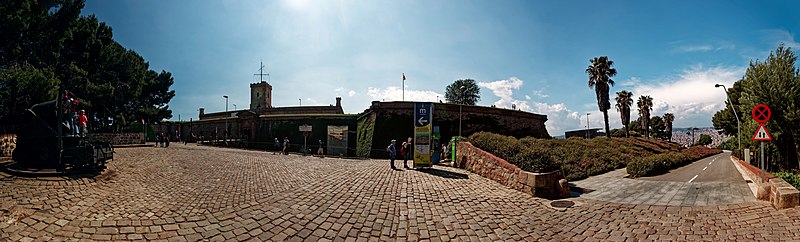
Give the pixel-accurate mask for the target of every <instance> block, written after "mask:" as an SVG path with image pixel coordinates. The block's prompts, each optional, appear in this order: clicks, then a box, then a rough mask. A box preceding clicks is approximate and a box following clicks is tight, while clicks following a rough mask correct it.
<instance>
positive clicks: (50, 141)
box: [12, 100, 114, 171]
mask: <svg viewBox="0 0 800 242" xmlns="http://www.w3.org/2000/svg"><path fill="white" fill-rule="evenodd" d="M58 106H59V105H58V103H57V102H56V101H55V100H54V101H49V102H43V103H39V104H35V105H33V106H32V107H31V108H30V109H26V110H25V111H23V112H22V113H21V114H20V116H19V119H18V120H19V123H20V126H19V130H18V133H17V147H16V148H15V149H14V153H13V154H12V157H13V159H14V161H16V162H17V165H18V166H19V167H26V168H35V169H53V168H54V169H57V170H62V171H63V170H84V169H90V170H102V169H104V168H105V164H106V161H107V160H109V159H113V158H114V150H113V148H112V147H111V143H109V142H103V141H98V140H95V139H93V138H90V137H80V136H77V135H71V134H74V133H76V132H74V131H72V130H70V127H69V125H66V124H65V123H64V122H61V123H59V119H65V118H66V117H62V118H59V117H58V116H59V111H60V110H59V109H60V108H59V107H58ZM59 126H61V127H60V128H59ZM59 131H61V133H60V135H59ZM59 140H60V142H59ZM59 143H61V144H62V145H59Z"/></svg>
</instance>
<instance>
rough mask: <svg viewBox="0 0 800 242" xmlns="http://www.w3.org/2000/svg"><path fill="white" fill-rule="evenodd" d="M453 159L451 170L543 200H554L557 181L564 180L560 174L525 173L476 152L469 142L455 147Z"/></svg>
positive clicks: (556, 194)
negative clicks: (491, 181) (462, 170)
mask: <svg viewBox="0 0 800 242" xmlns="http://www.w3.org/2000/svg"><path fill="white" fill-rule="evenodd" d="M456 157H457V160H456V161H455V162H454V166H455V167H457V168H462V169H466V170H468V171H471V172H473V173H475V174H478V175H480V176H483V177H486V178H489V179H491V180H494V181H496V182H498V183H500V184H503V185H504V186H507V187H509V188H511V189H514V190H517V191H521V192H524V193H527V194H531V195H533V196H536V197H545V198H557V197H559V196H561V195H559V194H563V192H564V191H562V190H563V188H562V187H561V186H560V185H559V180H561V179H563V178H564V174H563V173H562V172H561V171H554V172H549V173H533V172H527V171H524V170H522V169H520V168H518V167H517V166H516V165H514V164H511V163H509V162H508V161H506V160H504V159H501V158H499V157H497V156H495V155H493V154H490V153H488V152H486V151H483V150H481V149H478V148H477V147H475V146H473V145H472V144H471V143H469V142H459V143H458V146H457V151H456ZM567 189H568V188H567ZM566 194H569V193H566Z"/></svg>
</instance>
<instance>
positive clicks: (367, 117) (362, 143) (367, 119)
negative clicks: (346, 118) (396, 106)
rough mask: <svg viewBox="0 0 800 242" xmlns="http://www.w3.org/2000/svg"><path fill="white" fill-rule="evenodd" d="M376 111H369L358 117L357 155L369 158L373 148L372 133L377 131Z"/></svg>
mask: <svg viewBox="0 0 800 242" xmlns="http://www.w3.org/2000/svg"><path fill="white" fill-rule="evenodd" d="M375 116H376V115H375V113H374V112H369V113H366V114H364V115H361V116H360V117H358V124H357V130H358V133H357V135H358V136H357V137H356V157H361V158H369V157H370V151H371V149H372V135H373V133H374V132H375Z"/></svg>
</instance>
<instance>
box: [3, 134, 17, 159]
mask: <svg viewBox="0 0 800 242" xmlns="http://www.w3.org/2000/svg"><path fill="white" fill-rule="evenodd" d="M16 147H17V136H16V135H14V134H11V135H0V157H11V153H13V152H14V148H16Z"/></svg>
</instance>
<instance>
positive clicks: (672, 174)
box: [639, 152, 746, 183]
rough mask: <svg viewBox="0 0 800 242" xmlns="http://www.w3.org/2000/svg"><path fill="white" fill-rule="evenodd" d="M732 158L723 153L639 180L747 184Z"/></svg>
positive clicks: (727, 153)
mask: <svg viewBox="0 0 800 242" xmlns="http://www.w3.org/2000/svg"><path fill="white" fill-rule="evenodd" d="M730 156H731V153H729V152H723V153H721V154H718V155H715V156H711V157H707V158H705V159H701V160H698V161H695V162H693V163H691V164H688V165H685V166H683V167H679V168H677V169H673V170H671V171H669V172H668V173H666V174H662V175H658V176H652V177H642V178H639V179H642V180H648V181H676V182H731V183H746V182H745V181H744V179H743V178H742V175H741V174H740V173H739V171H738V170H736V167H735V166H734V165H733V162H731V159H730Z"/></svg>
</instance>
